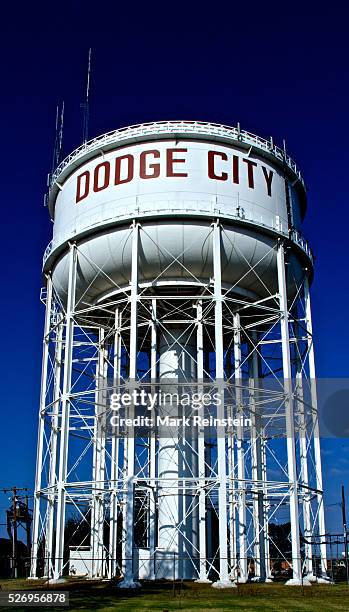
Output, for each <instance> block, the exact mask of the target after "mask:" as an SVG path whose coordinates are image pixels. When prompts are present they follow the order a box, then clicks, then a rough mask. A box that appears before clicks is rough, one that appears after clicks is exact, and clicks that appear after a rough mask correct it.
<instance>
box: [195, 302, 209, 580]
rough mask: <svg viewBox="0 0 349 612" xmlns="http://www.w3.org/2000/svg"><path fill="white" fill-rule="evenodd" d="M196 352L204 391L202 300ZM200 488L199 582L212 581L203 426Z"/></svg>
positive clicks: (200, 453)
mask: <svg viewBox="0 0 349 612" xmlns="http://www.w3.org/2000/svg"><path fill="white" fill-rule="evenodd" d="M196 326H197V327H196V352H197V381H198V389H197V391H198V393H200V394H203V393H204V331H203V323H202V300H199V301H198V303H197V305H196ZM199 415H200V416H201V418H204V407H203V406H201V408H200V413H199ZM198 476H199V480H198V488H199V557H200V559H199V578H198V580H197V582H199V583H209V582H211V581H210V580H209V579H208V576H207V569H206V557H207V550H206V469H205V430H204V428H203V426H200V427H199V430H198Z"/></svg>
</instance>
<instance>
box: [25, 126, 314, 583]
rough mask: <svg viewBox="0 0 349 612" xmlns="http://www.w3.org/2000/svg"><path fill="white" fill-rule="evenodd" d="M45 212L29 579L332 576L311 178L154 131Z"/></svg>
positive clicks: (91, 157)
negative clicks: (309, 210) (306, 234)
mask: <svg viewBox="0 0 349 612" xmlns="http://www.w3.org/2000/svg"><path fill="white" fill-rule="evenodd" d="M48 207H49V212H50V215H51V218H52V220H53V239H52V241H51V242H50V244H49V246H48V247H47V249H46V252H45V256H44V264H43V270H44V277H45V282H46V286H45V288H44V290H43V291H42V301H43V302H44V304H45V306H46V317H45V330H44V342H43V360H42V382H41V399H40V410H39V431H38V452H37V468H36V482H35V511H34V523H33V524H34V528H33V559H32V576H33V577H34V576H37V575H39V574H40V572H41V574H42V573H44V574H45V575H48V576H50V577H51V578H52V577H53V578H54V579H60V578H61V577H62V576H64V575H66V574H68V573H69V572H70V573H74V572H75V573H80V574H81V575H85V576H86V577H88V578H106V577H109V578H115V577H121V578H122V582H121V585H123V586H126V587H132V586H137V584H138V580H141V579H148V580H155V579H171V580H172V579H173V578H182V579H189V580H198V581H202V582H209V581H210V582H212V584H213V585H214V586H216V587H225V586H227V587H229V586H234V585H235V584H236V582H245V581H247V580H248V579H253V580H258V581H267V580H270V579H271V570H272V565H273V562H274V561H275V558H276V556H277V557H278V558H279V559H280V558H281V560H283V561H284V562H285V564H286V566H287V565H288V566H289V567H290V569H291V570H292V578H291V580H290V583H291V584H299V583H300V582H302V581H303V582H304V583H308V581H309V580H315V579H318V580H321V579H325V578H326V544H325V542H324V539H323V536H324V534H325V524H324V505H323V494H322V492H323V485H322V474H321V457H320V442H319V435H318V433H319V432H318V423H317V406H316V389H315V387H314V385H313V380H314V378H315V366H314V348H313V336H312V323H311V310H310V297H309V285H310V283H311V281H312V276H313V256H312V252H311V250H310V248H309V247H308V244H307V243H306V241H305V240H304V239H303V237H302V235H301V233H300V228H301V224H302V220H303V218H304V215H305V213H306V191H305V186H304V182H303V179H302V176H301V174H300V172H299V170H298V168H297V166H296V164H295V163H294V162H293V161H292V159H290V157H289V156H288V154H287V153H286V151H285V150H284V149H280V148H278V147H276V146H275V145H274V143H273V141H272V140H264V139H263V138H260V137H258V136H256V135H254V134H251V133H249V132H246V131H243V130H241V129H240V127H239V126H238V127H228V126H224V125H218V124H212V123H203V122H194V121H169V122H155V123H148V124H143V125H137V126H133V127H127V128H122V129H119V130H116V131H113V132H110V133H108V134H104V135H102V136H99V137H97V138H95V139H93V140H91V141H89V142H87V143H86V144H84V145H82V146H81V147H79V148H78V149H77V150H75V151H74V152H73V153H72V154H71V155H69V156H68V157H67V158H66V159H65V160H64V161H63V162H62V163H61V164H60V165H59V166H58V168H57V169H56V171H55V172H54V174H53V175H52V176H51V181H50V190H49V197H48ZM141 390H143V392H144V393H145V397H147V398H148V397H149V398H150V397H152V398H153V399H152V400H150V399H149V403H150V404H151V403H152V405H148V404H147V406H146V407H144V406H140V402H139V401H138V399H139V394H140V392H141ZM194 391H195V394H196V395H195V398H196V399H195V401H194V400H193V397H194ZM161 393H162V394H163V396H161ZM171 393H172V394H173V395H174V396H175V395H176V394H177V400H176V401H177V403H176V402H175V403H174V404H173V403H172V402H170V401H169V400H168V398H169V397H170V395H171ZM137 394H138V395H137ZM166 394H167V395H166ZM185 394H186V396H187V397H189V402H187V403H182V398H183V396H184V395H185ZM160 396H161V397H164V398H165V399H164V400H163V401H161V397H160ZM112 398H114V399H115V398H118V400H119V405H118V406H117V408H116V409H115V406H114V408H113V406H112V401H111V400H112ZM125 398H126V399H125ZM130 398H132V399H131V400H130ZM154 398H155V399H154ZM178 398H179V399H178ZM121 399H122V401H121ZM120 402H121V403H120ZM122 402H124V403H122ZM147 402H148V399H147ZM143 409H144V410H143ZM142 410H143V412H144V414H143V416H144V415H148V416H149V422H147V423H146V425H144V423H140V422H139V421H136V420H135V419H136V417H137V416H139V415H140V411H142ZM166 416H167V417H168V418H170V419H174V421H176V423H175V425H173V424H172V421H171V423H169V422H168V421H165V417H166ZM112 417H117V418H116V419H114V420H113V421H112ZM122 417H124V423H122ZM194 417H195V418H194ZM126 419H129V420H128V421H127V422H126ZM176 419H177V420H176ZM180 419H182V421H181V420H180ZM186 419H187V420H186ZM188 424H189V425H188ZM111 425H113V426H111ZM69 519H70V525H72V524H73V525H74V529H73V530H70V531H68V530H67V527H66V524H67V521H68V520H69ZM278 524H282V525H288V527H289V550H277V547H276V544H275V541H274V540H273V529H272V526H273V525H274V526H275V525H278ZM300 534H303V536H304V542H305V544H304V545H301V537H300ZM315 560H317V562H316V561H315ZM319 560H320V563H319V562H318V561H319Z"/></svg>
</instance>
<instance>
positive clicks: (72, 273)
mask: <svg viewBox="0 0 349 612" xmlns="http://www.w3.org/2000/svg"><path fill="white" fill-rule="evenodd" d="M76 262H77V251H76V246H75V244H70V245H69V279H68V296H67V308H66V316H65V321H66V331H65V349H64V374H63V387H62V399H61V436H60V448H59V470H58V482H57V497H58V503H57V519H56V549H55V551H56V552H55V571H54V579H55V580H58V579H59V578H60V577H61V575H62V571H63V552H64V526H65V502H66V479H67V467H68V440H69V417H70V389H71V380H72V357H73V340H74V308H75V289H76Z"/></svg>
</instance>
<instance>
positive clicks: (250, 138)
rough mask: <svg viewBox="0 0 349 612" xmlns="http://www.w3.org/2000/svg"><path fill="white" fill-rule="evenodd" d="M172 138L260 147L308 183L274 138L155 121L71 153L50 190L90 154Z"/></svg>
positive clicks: (110, 134)
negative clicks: (113, 146) (148, 138)
mask: <svg viewBox="0 0 349 612" xmlns="http://www.w3.org/2000/svg"><path fill="white" fill-rule="evenodd" d="M157 134H158V135H159V136H163V135H171V134H173V135H174V136H176V135H179V134H193V135H203V136H211V137H212V136H218V137H220V138H224V139H225V140H227V141H232V142H235V143H236V142H243V143H246V144H248V145H251V146H254V147H257V148H258V149H261V150H263V151H266V152H267V153H269V154H271V155H273V156H274V157H275V158H276V159H278V160H279V161H281V162H284V163H285V164H286V165H287V166H288V167H289V168H290V169H291V170H292V172H293V173H294V174H295V175H296V176H297V178H298V180H299V181H300V182H301V183H302V185H303V186H305V185H304V180H303V178H302V175H301V173H300V171H299V169H298V167H297V164H296V163H295V162H294V161H293V160H292V159H291V157H290V156H289V155H287V153H286V150H285V149H281V148H280V147H277V146H276V145H274V142H273V139H272V138H270V140H266V139H265V138H261V137H260V136H257V135H256V134H252V132H247V131H246V130H241V129H240V126H237V127H232V126H228V125H223V124H220V123H209V122H205V121H154V122H152V123H141V124H139V125H132V126H129V127H124V128H120V129H118V130H113V131H112V132H107V133H106V134H102V135H101V136H97V137H96V138H93V139H92V140H89V141H88V142H86V143H84V144H82V145H80V147H78V148H77V149H75V151H73V152H72V153H70V154H69V155H68V156H67V157H66V158H65V159H64V160H63V161H62V162H61V163H60V164H59V166H58V167H57V168H56V170H55V171H54V172H53V174H52V175H51V177H50V188H51V187H52V185H53V184H54V183H55V182H56V181H57V179H58V177H59V176H60V174H61V173H62V172H63V171H64V170H65V168H66V167H67V166H69V164H71V163H72V162H75V161H77V160H78V159H79V158H81V157H84V155H86V153H89V152H91V151H98V150H99V149H103V147H106V146H108V145H110V144H114V143H115V144H116V143H122V142H124V141H127V140H130V139H135V140H137V139H141V138H143V137H146V136H154V135H157Z"/></svg>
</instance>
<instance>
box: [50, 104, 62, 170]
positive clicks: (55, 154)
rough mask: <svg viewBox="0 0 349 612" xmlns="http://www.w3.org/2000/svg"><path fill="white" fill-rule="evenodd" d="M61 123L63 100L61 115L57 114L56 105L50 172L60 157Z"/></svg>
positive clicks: (55, 166) (57, 108)
mask: <svg viewBox="0 0 349 612" xmlns="http://www.w3.org/2000/svg"><path fill="white" fill-rule="evenodd" d="M63 124H64V102H62V108H61V115H60V116H59V105H58V104H57V107H56V132H55V144H54V148H53V158H52V173H53V172H54V171H55V169H56V168H57V166H58V164H59V162H60V161H61V158H62V144H63Z"/></svg>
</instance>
